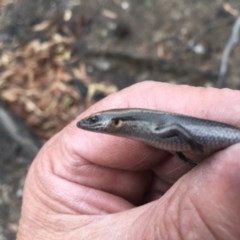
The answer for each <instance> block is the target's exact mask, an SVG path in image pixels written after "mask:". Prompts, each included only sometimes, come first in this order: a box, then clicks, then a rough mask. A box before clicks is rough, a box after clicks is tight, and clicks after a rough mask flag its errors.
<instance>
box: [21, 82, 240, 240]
mask: <svg viewBox="0 0 240 240" xmlns="http://www.w3.org/2000/svg"><path fill="white" fill-rule="evenodd" d="M239 103H240V93H239V91H233V90H228V89H224V90H218V89H213V88H212V89H211V88H196V87H189V86H177V85H171V84H166V83H157V82H151V81H146V82H143V83H139V84H135V85H133V86H131V87H129V88H126V89H124V90H123V91H120V92H118V93H116V94H113V95H111V96H109V97H107V98H105V99H104V100H102V101H100V102H99V103H97V104H95V105H94V106H92V107H91V108H89V109H88V110H87V111H85V112H84V113H82V114H81V115H80V116H78V117H77V118H76V119H75V120H74V121H73V122H72V123H70V124H69V125H68V126H66V128H64V129H63V130H62V131H61V132H59V133H58V134H57V135H55V136H54V137H53V138H52V139H50V140H49V141H48V142H47V143H46V144H45V145H44V146H43V148H42V149H41V151H40V152H39V153H38V155H37V156H36V158H35V160H34V161H33V163H32V165H31V167H30V169H29V172H28V175H27V179H26V182H25V187H24V195H23V204H22V215H21V219H20V226H19V231H18V235H17V239H18V240H25V239H26V240H29V239H35V240H40V239H44V240H46V239H48V240H56V239H71V240H75V239H76V240H77V239H78V240H79V239H93V240H95V239H114V240H117V239H140V240H141V239H148V240H153V239H174V240H178V239H179V240H180V239H187V240H188V239H191V240H192V239H208V240H211V239H224V240H225V239H229V240H232V239H233V240H234V239H240V228H239V225H240V201H239V197H240V187H239V186H240V175H239V172H240V159H239V158H240V145H239V144H237V145H234V146H231V147H229V148H228V149H225V150H223V151H220V152H218V153H216V154H214V155H213V156H211V157H210V158H208V159H206V160H204V161H202V162H201V163H200V164H199V165H198V166H197V167H195V168H193V169H191V170H190V169H189V167H188V166H186V165H185V164H184V163H183V162H182V161H180V160H178V159H176V158H175V157H173V156H170V155H169V154H167V153H165V152H163V151H160V150H157V149H153V148H151V147H148V146H146V145H143V144H141V143H139V142H135V141H131V140H128V139H124V138H118V137H113V136H109V135H104V134H97V133H92V132H87V131H84V130H81V129H78V128H77V127H76V123H77V121H78V120H80V119H81V118H83V117H85V116H87V115H89V114H91V113H94V112H97V111H101V110H105V109H111V108H130V107H132V108H134V107H141V108H149V109H157V110H163V111H170V112H177V113H183V114H187V115H192V116H196V117H201V118H205V119H211V120H217V121H221V122H225V123H229V124H232V125H235V126H239V127H240V104H239ZM163 194H164V195H163Z"/></svg>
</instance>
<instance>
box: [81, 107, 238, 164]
mask: <svg viewBox="0 0 240 240" xmlns="http://www.w3.org/2000/svg"><path fill="white" fill-rule="evenodd" d="M77 126H78V127H79V128H82V129H85V130H89V131H93V132H100V133H105V134H111V135H115V136H122V137H126V138H130V139H135V140H139V141H141V142H144V143H146V144H148V145H150V146H153V147H156V148H159V149H162V150H166V151H169V152H172V153H177V155H178V156H179V157H180V158H182V159H184V160H186V161H190V160H189V159H188V157H187V156H189V155H190V156H192V155H194V154H197V155H199V154H200V155H204V156H207V155H211V154H212V153H214V152H217V151H218V150H221V149H224V148H226V147H228V146H230V145H233V144H235V143H238V142H240V129H239V128H237V127H234V126H231V125H228V124H224V123H220V122H216V121H210V120H205V119H200V118H196V117H191V116H186V115H181V114H176V113H170V112H162V111H155V110H148V109H113V110H108V111H102V112H98V113H95V114H93V115H91V116H89V117H87V118H84V119H82V120H80V121H79V122H78V123H77ZM190 162H191V161H190Z"/></svg>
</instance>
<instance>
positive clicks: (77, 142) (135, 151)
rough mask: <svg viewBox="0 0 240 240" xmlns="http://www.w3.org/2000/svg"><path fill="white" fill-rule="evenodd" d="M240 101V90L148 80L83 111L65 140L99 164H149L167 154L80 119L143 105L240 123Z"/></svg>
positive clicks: (142, 166)
mask: <svg viewBox="0 0 240 240" xmlns="http://www.w3.org/2000/svg"><path fill="white" fill-rule="evenodd" d="M230 101H231V104H230ZM239 101H240V94H239V92H237V91H233V90H227V89H225V90H218V89H213V88H196V87H189V86H177V85H171V84H166V83H157V82H144V83H140V84H136V85H133V86H131V87H129V88H127V89H125V90H123V91H120V92H119V93H117V94H114V95H111V96H109V97H108V98H105V99H104V100H102V101H101V102H99V103H97V104H95V105H94V106H93V107H91V108H90V109H89V110H87V111H86V112H84V113H83V114H81V115H80V116H79V117H78V118H77V119H76V120H75V121H73V123H72V124H71V125H70V126H69V127H68V128H67V129H65V136H64V139H65V142H64V144H66V145H67V146H68V147H69V149H71V151H72V152H74V153H75V154H79V155H81V156H82V157H84V158H85V159H88V160H89V161H93V162H94V163H96V164H99V165H103V166H109V167H117V168H123V169H139V168H140V169H141V168H144V167H145V168H146V167H149V166H152V165H153V164H156V163H158V162H159V161H161V160H162V159H163V158H165V156H162V155H161V154H162V153H159V151H155V150H154V149H153V148H149V147H147V146H145V145H143V144H141V143H137V142H134V141H131V140H127V139H123V138H119V137H112V136H107V135H104V134H98V133H92V132H88V131H84V130H81V129H77V128H76V122H77V121H78V120H79V119H81V118H83V117H85V116H87V115H89V114H91V113H93V112H97V111H101V110H106V109H111V108H134V107H141V108H149V109H157V110H163V111H170V112H178V113H183V114H189V115H192V116H196V117H201V118H205V119H212V120H220V121H222V122H225V123H230V124H233V125H236V126H237V125H240V117H238V116H240V114H239V113H240V105H239V104H238V103H239ZM219 105H221V107H219ZM229 106H231V107H229ZM232 116H235V117H234V118H233V117H232Z"/></svg>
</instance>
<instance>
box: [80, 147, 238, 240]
mask: <svg viewBox="0 0 240 240" xmlns="http://www.w3.org/2000/svg"><path fill="white" fill-rule="evenodd" d="M236 156H240V148H239V145H235V146H232V147H230V148H228V149H227V150H225V151H222V152H219V153H218V154H216V155H214V156H213V157H211V158H209V159H208V160H206V161H205V162H203V163H202V164H200V165H199V166H198V167H196V168H194V169H192V170H191V171H190V172H189V173H187V174H186V175H185V176H183V177H182V178H181V179H179V181H177V182H176V183H175V184H174V185H173V187H172V188H171V189H170V190H169V191H168V192H167V193H166V194H165V195H164V196H163V197H161V198H160V199H159V200H156V201H154V202H151V203H148V204H146V205H143V206H140V207H137V208H134V209H131V210H128V211H125V212H121V213H116V214H111V215H105V216H102V217H100V218H98V220H97V221H94V222H92V223H91V224H90V225H88V226H86V227H84V229H81V230H80V235H81V237H83V239H85V238H84V237H86V236H88V237H89V236H91V237H90V239H150V240H151V239H174V240H178V239H189V240H190V239H191V240H192V239H240V229H239V225H240V201H239V198H240V188H239V186H240V175H239V172H240V161H239V159H238V158H237V157H236ZM93 229H94V231H93ZM86 234H87V235H86Z"/></svg>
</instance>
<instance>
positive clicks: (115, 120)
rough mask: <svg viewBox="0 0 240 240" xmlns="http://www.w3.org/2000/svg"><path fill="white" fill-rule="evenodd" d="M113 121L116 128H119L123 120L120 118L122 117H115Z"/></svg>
mask: <svg viewBox="0 0 240 240" xmlns="http://www.w3.org/2000/svg"><path fill="white" fill-rule="evenodd" d="M112 123H113V125H114V126H115V127H116V128H119V127H121V126H122V120H120V119H113V120H112Z"/></svg>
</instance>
